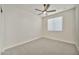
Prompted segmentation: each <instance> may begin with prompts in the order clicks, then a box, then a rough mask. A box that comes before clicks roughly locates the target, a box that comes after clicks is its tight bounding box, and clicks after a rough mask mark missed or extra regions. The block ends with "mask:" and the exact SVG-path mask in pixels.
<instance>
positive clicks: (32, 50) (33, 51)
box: [2, 38, 78, 55]
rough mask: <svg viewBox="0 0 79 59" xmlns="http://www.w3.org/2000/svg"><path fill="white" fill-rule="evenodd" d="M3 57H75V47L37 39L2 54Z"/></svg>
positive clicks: (76, 52)
mask: <svg viewBox="0 0 79 59" xmlns="http://www.w3.org/2000/svg"><path fill="white" fill-rule="evenodd" d="M2 54H3V55H76V54H78V51H77V50H76V48H75V45H72V44H67V43H64V42H60V41H55V40H51V39H44V38H43V39H38V40H35V41H32V42H30V43H26V44H23V45H20V46H17V47H14V48H10V49H8V50H6V51H5V52H3V53H2Z"/></svg>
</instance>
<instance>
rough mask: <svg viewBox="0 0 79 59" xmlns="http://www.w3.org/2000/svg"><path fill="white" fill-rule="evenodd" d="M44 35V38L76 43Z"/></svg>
mask: <svg viewBox="0 0 79 59" xmlns="http://www.w3.org/2000/svg"><path fill="white" fill-rule="evenodd" d="M43 37H44V38H47V39H52V40H56V41H60V42H64V43H68V44H75V42H69V41H64V40H61V39H59V38H55V37H49V36H43Z"/></svg>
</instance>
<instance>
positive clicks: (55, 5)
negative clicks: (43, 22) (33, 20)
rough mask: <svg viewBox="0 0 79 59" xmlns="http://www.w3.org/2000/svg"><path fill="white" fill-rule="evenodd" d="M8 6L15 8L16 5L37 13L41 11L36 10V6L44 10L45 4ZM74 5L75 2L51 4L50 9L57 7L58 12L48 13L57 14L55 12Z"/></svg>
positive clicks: (26, 10)
mask: <svg viewBox="0 0 79 59" xmlns="http://www.w3.org/2000/svg"><path fill="white" fill-rule="evenodd" d="M5 6H7V5H5ZM8 6H9V7H11V8H12V10H13V7H15V6H16V8H20V9H21V10H24V11H25V12H28V13H31V14H34V15H37V14H39V13H40V12H39V11H36V10H35V9H36V8H37V9H40V10H43V4H17V5H15V4H14V5H8ZM73 7H74V5H73V4H50V7H49V9H48V10H53V9H56V12H51V13H48V15H51V14H55V13H58V12H61V11H64V10H67V9H70V8H73ZM37 16H40V15H37ZM41 16H43V15H41Z"/></svg>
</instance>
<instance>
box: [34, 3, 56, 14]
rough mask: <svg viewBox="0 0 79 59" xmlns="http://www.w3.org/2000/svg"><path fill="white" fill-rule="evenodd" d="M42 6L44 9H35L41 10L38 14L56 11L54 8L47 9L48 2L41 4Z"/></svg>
mask: <svg viewBox="0 0 79 59" xmlns="http://www.w3.org/2000/svg"><path fill="white" fill-rule="evenodd" d="M43 7H44V10H40V9H35V10H36V11H40V12H41V13H39V14H38V15H41V14H47V13H48V12H55V11H56V10H48V8H49V7H50V4H43Z"/></svg>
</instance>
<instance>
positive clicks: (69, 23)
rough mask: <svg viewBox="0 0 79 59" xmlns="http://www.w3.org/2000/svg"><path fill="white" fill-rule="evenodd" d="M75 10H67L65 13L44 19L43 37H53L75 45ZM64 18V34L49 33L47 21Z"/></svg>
mask: <svg viewBox="0 0 79 59" xmlns="http://www.w3.org/2000/svg"><path fill="white" fill-rule="evenodd" d="M74 15H75V9H70V10H66V11H64V12H60V13H57V14H54V15H50V16H47V17H44V18H43V35H44V36H47V37H51V38H52V39H56V40H60V41H65V42H69V43H74V39H75V36H74V25H75V24H74V20H75V19H74V17H75V16H74ZM59 16H63V18H64V19H63V20H64V24H63V31H62V32H48V30H47V20H48V19H50V18H53V17H59Z"/></svg>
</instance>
